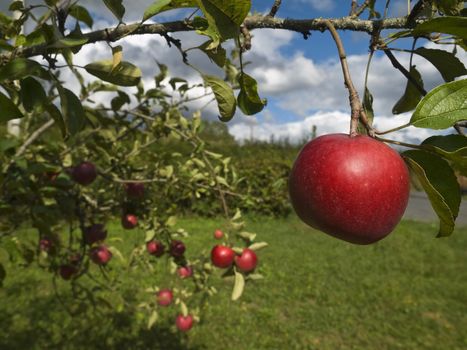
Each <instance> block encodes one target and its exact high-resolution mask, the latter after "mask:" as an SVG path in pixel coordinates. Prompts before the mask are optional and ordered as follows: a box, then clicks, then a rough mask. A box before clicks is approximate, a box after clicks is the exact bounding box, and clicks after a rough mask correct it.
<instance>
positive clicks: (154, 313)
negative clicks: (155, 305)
mask: <svg viewBox="0 0 467 350" xmlns="http://www.w3.org/2000/svg"><path fill="white" fill-rule="evenodd" d="M158 318H159V314H158V313H157V311H156V310H153V311H152V313H151V316H149V319H148V326H147V328H148V329H151V328H152V326H154V324H155V323H156V322H157V319H158Z"/></svg>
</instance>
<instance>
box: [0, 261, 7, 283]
mask: <svg viewBox="0 0 467 350" xmlns="http://www.w3.org/2000/svg"><path fill="white" fill-rule="evenodd" d="M5 277H6V271H5V268H4V267H3V265H2V264H1V263H0V287H3V280H4V279H5Z"/></svg>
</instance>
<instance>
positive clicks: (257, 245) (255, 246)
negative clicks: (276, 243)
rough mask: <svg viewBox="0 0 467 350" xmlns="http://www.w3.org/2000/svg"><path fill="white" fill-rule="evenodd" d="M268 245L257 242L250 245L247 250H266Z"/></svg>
mask: <svg viewBox="0 0 467 350" xmlns="http://www.w3.org/2000/svg"><path fill="white" fill-rule="evenodd" d="M267 246H268V244H267V243H266V242H257V243H253V244H252V245H250V246H249V247H248V248H249V249H251V250H260V249H263V248H266V247H267Z"/></svg>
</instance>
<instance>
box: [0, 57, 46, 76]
mask: <svg viewBox="0 0 467 350" xmlns="http://www.w3.org/2000/svg"><path fill="white" fill-rule="evenodd" d="M30 75H34V76H37V77H39V78H42V79H50V74H49V73H48V72H47V71H46V70H45V69H44V68H42V67H41V65H40V64H39V63H37V62H36V61H33V60H29V59H27V58H15V59H14V60H12V61H10V62H8V63H7V64H5V65H4V66H2V67H0V81H3V80H18V79H22V78H24V77H27V76H30Z"/></svg>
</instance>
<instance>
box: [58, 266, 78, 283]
mask: <svg viewBox="0 0 467 350" xmlns="http://www.w3.org/2000/svg"><path fill="white" fill-rule="evenodd" d="M77 272H78V269H77V268H76V266H73V265H61V266H60V267H59V268H58V273H59V274H60V277H62V278H63V279H64V280H65V281H68V280H70V279H71V278H72V277H73V276H74V275H75V274H76V273H77Z"/></svg>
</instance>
